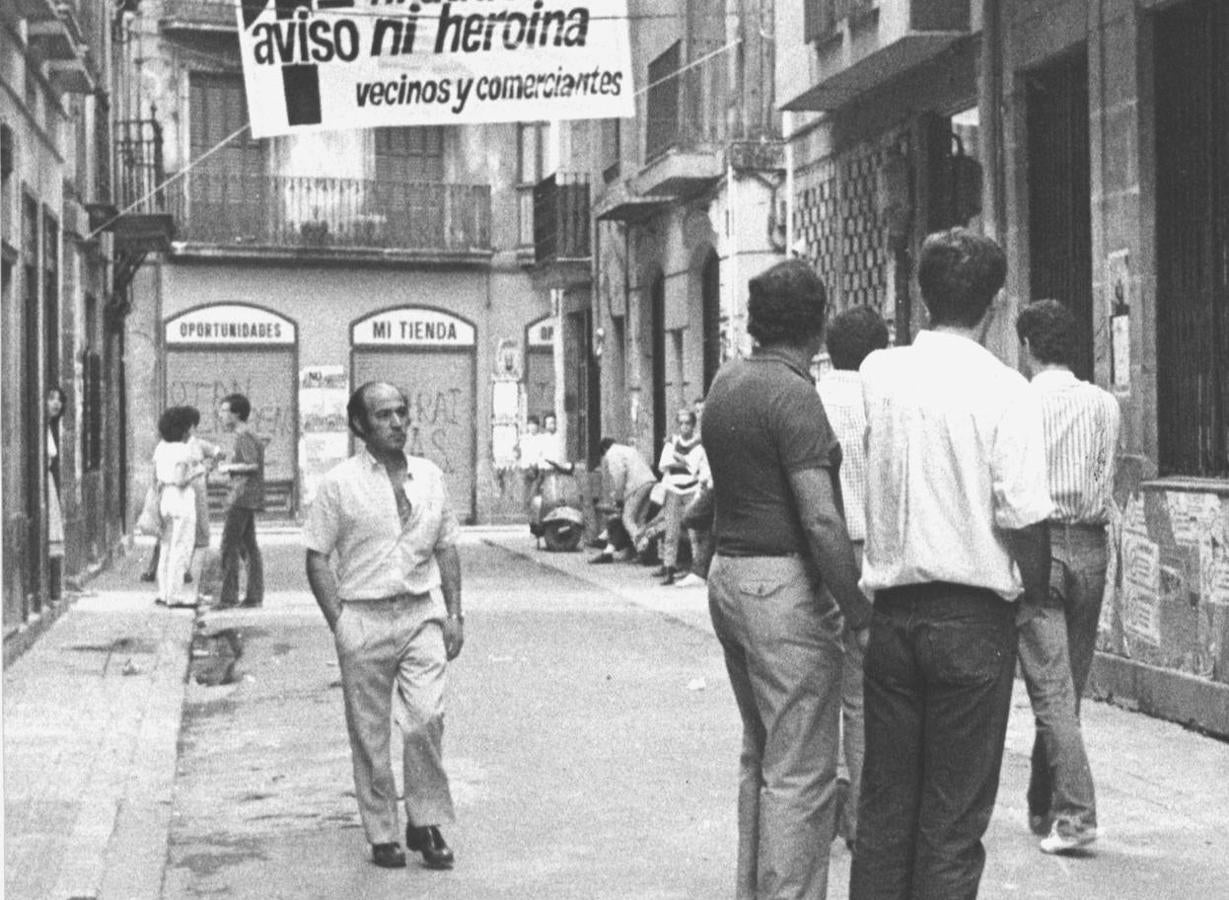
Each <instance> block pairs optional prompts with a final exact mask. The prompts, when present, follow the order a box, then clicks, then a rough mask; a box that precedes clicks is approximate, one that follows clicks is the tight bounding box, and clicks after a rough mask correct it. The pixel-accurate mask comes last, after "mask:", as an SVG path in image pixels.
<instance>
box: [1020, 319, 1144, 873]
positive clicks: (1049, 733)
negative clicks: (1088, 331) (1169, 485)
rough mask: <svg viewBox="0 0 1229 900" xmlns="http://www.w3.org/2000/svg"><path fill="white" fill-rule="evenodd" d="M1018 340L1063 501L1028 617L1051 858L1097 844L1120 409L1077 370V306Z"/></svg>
mask: <svg viewBox="0 0 1229 900" xmlns="http://www.w3.org/2000/svg"><path fill="white" fill-rule="evenodd" d="M1016 333H1017V334H1018V335H1019V337H1020V345H1021V359H1022V360H1023V362H1024V366H1025V368H1026V369H1027V370H1028V372H1029V374H1030V375H1031V376H1032V388H1033V390H1034V391H1035V392H1036V393H1037V396H1038V398H1039V399H1040V402H1041V409H1042V428H1043V430H1044V433H1045V445H1046V466H1047V473H1048V479H1049V487H1050V496H1051V498H1052V499H1053V501H1054V509H1053V511H1052V512H1051V514H1050V518H1049V529H1050V556H1051V567H1050V595H1049V598H1048V600H1047V602H1044V603H1042V604H1032V603H1030V604H1025V605H1024V606H1023V607H1022V608H1021V611H1020V612H1021V615H1020V665H1021V668H1022V669H1023V671H1024V680H1025V683H1026V684H1027V686H1028V692H1029V697H1030V698H1031V700H1032V703H1033V714H1034V716H1035V717H1036V720H1037V735H1036V738H1035V740H1034V743H1033V760H1032V777H1031V778H1030V780H1029V788H1028V810H1029V826H1030V827H1031V828H1032V830H1033V832H1034V833H1035V834H1038V835H1042V836H1043V839H1042V841H1041V850H1042V851H1043V852H1045V853H1066V852H1069V851H1071V850H1075V849H1077V848H1080V847H1084V846H1087V845H1088V844H1090V843H1092V842H1093V841H1094V840H1096V837H1097V808H1096V800H1095V796H1094V790H1093V782H1092V772H1091V771H1090V769H1089V766H1088V756H1087V754H1086V753H1085V750H1084V738H1083V735H1082V733H1081V731H1080V695H1081V694H1082V693H1083V691H1084V685H1085V683H1086V682H1087V681H1088V672H1089V669H1090V668H1091V667H1092V658H1093V649H1094V645H1095V643H1096V638H1097V623H1098V621H1099V619H1100V614H1101V597H1102V594H1103V593H1104V591H1105V570H1106V562H1107V548H1106V534H1105V526H1106V523H1107V522H1108V521H1109V514H1110V510H1111V508H1112V504H1113V500H1112V498H1111V490H1112V487H1113V481H1114V453H1115V449H1116V448H1117V446H1118V431H1119V421H1120V412H1119V409H1118V401H1116V400H1115V399H1114V398H1113V396H1112V395H1110V394H1109V393H1108V392H1106V391H1104V390H1102V389H1101V388H1099V387H1096V386H1095V385H1092V384H1089V383H1088V382H1084V381H1080V380H1079V379H1077V378H1076V377H1075V375H1074V374H1073V373H1072V371H1071V363H1072V360H1073V359H1074V356H1075V335H1076V333H1077V330H1076V323H1075V318H1074V316H1072V314H1071V311H1070V310H1068V309H1067V307H1065V306H1064V305H1063V304H1061V303H1059V302H1058V301H1057V300H1039V301H1037V302H1036V303H1033V304H1031V305H1029V306H1028V307H1026V308H1025V309H1024V310H1023V311H1022V312H1021V313H1020V316H1019V318H1018V320H1017V322H1016Z"/></svg>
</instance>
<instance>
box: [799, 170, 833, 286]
mask: <svg viewBox="0 0 1229 900" xmlns="http://www.w3.org/2000/svg"><path fill="white" fill-rule="evenodd" d="M795 177H796V178H797V181H798V182H800V183H801V185H802V186H801V189H800V190H799V192H798V204H797V207H796V209H797V212H796V219H795V223H794V225H795V228H796V230H797V231H798V235H799V237H800V238H801V240H802V241H803V243H804V244H805V246H806V253H805V255H806V258H807V260H808V261H809V262H810V263H811V265H813V266H814V267H815V271H816V272H818V273H819V277H820V278H822V279H823V280H824V284H826V285H834V284H835V276H836V272H837V259H838V254H839V252H840V232H839V225H840V214H839V208H838V205H837V197H836V162H835V161H834V160H832V159H824V160H820V161H819V162H818V163H816V164H815V165H813V166H811V167H809V168H808V169H806V170H805V171H804V172H800V173H798V175H797V176H795Z"/></svg>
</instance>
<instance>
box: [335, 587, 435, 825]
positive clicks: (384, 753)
mask: <svg viewBox="0 0 1229 900" xmlns="http://www.w3.org/2000/svg"><path fill="white" fill-rule="evenodd" d="M333 636H334V642H335V643H336V645H337V661H338V664H339V666H340V668H341V683H342V693H343V696H344V698H345V704H346V728H347V730H348V731H349V734H350V755H351V759H352V762H353V765H354V790H355V794H356V796H357V798H358V808H359V816H360V817H361V818H362V821H363V829H364V831H365V832H366V833H367V840H368V841H370V842H371V843H373V844H387V843H394V842H399V841H400V840H401V831H400V828H399V826H398V821H397V784H396V779H395V778H394V776H393V767H392V756H391V741H392V728H391V723H390V719H391V718H393V717H395V719H396V721H397V725H398V726H399V728H400V731H401V739H402V743H403V775H404V791H405V812H406V816H407V819H408V822H409V823H410V824H412V825H415V826H420V827H421V826H426V825H442V824H447V823H449V822H452V821H454V819H455V813H454V811H453V805H452V794H451V791H450V790H449V787H448V775H447V773H446V772H445V771H444V760H443V737H444V688H445V673H446V671H447V665H448V663H447V656H446V654H445V652H444V631H443V624H442V622H441V621H440V611H439V608H438V607H437V606H436V605H435V604H433V603H432V601H431V598H430V596H429V595H427V594H418V595H411V594H406V595H402V596H400V597H399V598H397V599H395V600H376V601H368V602H362V601H353V602H347V603H345V604H344V605H343V607H342V613H341V617H340V618H339V619H338V620H337V625H336V627H335V629H334V635H333Z"/></svg>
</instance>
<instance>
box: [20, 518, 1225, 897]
mask: <svg viewBox="0 0 1229 900" xmlns="http://www.w3.org/2000/svg"><path fill="white" fill-rule="evenodd" d="M264 545H265V548H266V567H267V572H268V582H269V585H270V588H271V590H270V592H269V594H268V597H267V600H266V606H265V608H263V609H261V610H256V611H241V612H233V613H231V612H228V613H225V614H219V613H205V614H204V615H202V616H200V617H198V618H197V620H196V631H197V634H198V639H197V641H196V644H195V651H194V657H195V658H194V661H193V663H192V665H191V667H190V669H189V667H188V654H189V649H188V643H187V636H188V634H189V633H190V631H191V629H192V614H191V613H190V612H188V611H184V610H165V609H158V608H155V607H154V606H153V604H152V603H151V602H149V596H150V591H149V589H148V587H147V586H145V585H140V584H138V583H137V582H136V580H135V573H136V571H137V566H138V565H139V563H140V556H141V555H142V554H141V551H142V549H143V548H138V552H137V553H136V554H134V555H133V556H131V557H129V558H128V560H126V561H125V563H124V565H123V566H121V567H120V568H118V569H117V570H116V571H114V572H110V573H107V574H106V575H105V576H103V577H102V578H100V579H99V580H98V582H97V583H96V585H95V587H96V588H97V590H96V591H94V592H93V594H92V596H87V597H83V598H82V599H80V600H79V601H78V602H77V603H76V604H75V605H74V607H73V608H71V609H70V610H69V611H68V612H67V613H66V614H65V615H64V617H63V618H62V619H61V620H60V621H59V622H58V623H57V624H56V626H55V627H54V628H53V629H52V630H51V631H50V632H49V633H48V634H47V635H46V636H45V637H44V639H43V640H41V641H40V642H39V643H38V644H37V645H36V646H35V647H34V648H33V649H32V650H31V651H30V652H29V653H27V654H26V655H25V656H24V657H23V658H22V659H20V660H18V662H17V663H16V664H15V665H14V666H12V667H11V668H10V670H9V671H8V672H7V673H6V685H5V688H6V690H5V698H4V699H5V710H4V714H5V726H6V727H5V747H4V752H5V766H6V783H5V804H6V814H7V815H8V817H9V820H10V822H14V823H15V824H17V825H20V829H19V830H17V831H14V832H11V833H10V840H9V841H8V842H7V844H6V848H5V863H6V865H5V894H4V896H5V897H9V898H16V900H21V898H29V900H35V898H38V900H42V898H57V900H59V898H66V897H79V896H90V897H98V898H123V900H130V898H142V900H143V898H146V897H155V896H161V897H163V898H166V900H178V898H192V897H229V898H262V900H264V898H296V900H298V898H321V900H324V898H359V897H362V898H382V897H389V898H391V897H398V898H404V897H431V898H450V897H451V898H466V900H488V898H491V900H494V898H526V900H529V898H533V900H538V898H544V900H571V898H577V900H580V898H635V900H640V898H645V900H656V898H695V900H708V898H721V897H729V896H732V886H733V869H734V861H735V820H734V804H735V791H736V780H737V779H736V776H737V758H738V747H739V725H738V721H737V714H736V712H735V709H734V701H733V698H732V696H731V694H730V691H729V688H728V684H727V681H726V677H725V672H724V669H723V665H722V661H721V656H720V653H719V650H718V648H717V644H716V641H715V640H714V638H713V636H712V634H711V631H710V629H709V626H708V619H707V611H706V601H705V592H704V591H703V590H684V589H672V588H671V589H667V588H661V587H656V586H654V583H653V582H652V580H651V579H649V578H648V576H647V570H646V569H644V568H641V567H639V566H634V565H613V566H589V565H586V563H585V554H582V553H571V554H567V553H563V554H552V553H545V552H541V551H536V550H534V549H533V544H532V540H531V539H530V538H529V537H528V535H526V534H525V533H524V532H523V531H522V530H521V529H519V528H517V529H487V530H472V531H469V532H467V534H466V536H465V538H464V544H463V564H464V568H465V602H466V614H467V623H466V627H467V643H466V647H465V651H464V653H463V654H462V656H461V658H460V660H459V662H458V663H457V664H456V665H455V666H454V668H453V670H452V675H451V678H452V681H451V688H450V691H451V697H450V702H449V707H448V727H447V733H446V737H445V756H446V762H447V764H448V767H449V770H450V773H451V775H452V779H453V789H454V796H455V800H456V802H457V807H458V822H457V823H456V824H455V825H453V826H451V827H449V828H448V829H446V831H445V834H446V836H447V838H448V840H449V842H450V843H451V844H452V846H453V847H454V849H455V850H456V852H457V857H458V863H457V866H456V868H455V870H453V871H451V872H434V871H430V870H427V869H424V868H422V867H421V866H419V865H418V864H417V857H411V859H410V865H409V867H408V868H407V869H406V870H391V871H390V870H384V869H379V868H376V867H375V866H373V865H371V864H370V862H368V861H367V846H366V841H365V839H364V836H363V833H362V829H361V828H360V826H359V822H358V816H357V811H356V808H355V802H354V797H353V784H352V778H351V771H350V761H349V747H348V744H347V740H346V734H345V725H344V721H343V714H342V703H341V692H340V690H339V688H338V677H339V675H338V670H337V666H336V659H335V655H334V651H333V647H332V643H331V640H330V638H329V635H328V632H327V630H326V629H325V627H324V623H323V620H322V619H321V618H320V615H319V613H318V611H317V609H316V607H315V604H314V602H313V601H312V599H311V596H310V594H309V593H308V591H307V589H306V583H305V578H304V576H303V573H302V556H301V550H300V547H299V546H298V536H297V534H295V533H294V532H289V531H287V532H284V533H279V534H268V535H266V538H265V540H264ZM228 629H234V632H235V633H236V634H237V635H238V636H239V637H240V639H241V643H242V654H241V656H240V657H239V659H238V660H237V661H236V662H235V664H234V667H233V670H231V671H230V672H229V675H230V676H231V678H232V679H233V680H231V681H230V683H222V684H212V685H211V684H208V683H205V684H202V683H198V681H197V679H198V678H200V679H203V680H204V681H206V682H212V681H218V680H219V676H220V675H225V674H227V673H226V670H227V668H228V665H229V662H230V660H229V657H228V656H222V657H221V658H219V657H218V656H217V655H216V654H215V655H210V656H206V655H202V653H203V652H204V651H206V650H209V649H211V648H212V649H214V650H217V649H218V648H221V647H223V646H225V645H224V642H211V641H202V640H201V639H200V637H199V635H201V634H214V635H223V636H224V635H225V633H226V632H227V630H228ZM185 671H187V672H188V676H189V677H188V683H187V685H186V688H185V685H184V683H183V676H182V673H184V672H185ZM177 673H178V674H177ZM181 705H182V718H181V717H180V715H179V711H180V706H181ZM1085 733H1086V737H1087V741H1088V747H1089V755H1090V759H1091V762H1092V765H1093V769H1094V774H1095V776H1096V779H1097V790H1098V800H1099V803H1098V805H1099V807H1100V810H1101V825H1102V838H1101V840H1100V841H1099V842H1098V843H1097V844H1095V845H1094V846H1093V847H1092V849H1091V851H1090V852H1089V853H1088V854H1086V855H1084V856H1082V857H1066V858H1063V857H1050V856H1045V855H1043V854H1041V853H1039V852H1038V851H1037V849H1036V843H1035V838H1033V836H1032V835H1031V834H1029V832H1028V830H1027V828H1026V827H1025V808H1024V787H1025V783H1026V780H1027V774H1028V752H1029V749H1030V747H1031V742H1032V717H1031V714H1030V710H1029V707H1028V700H1027V697H1026V696H1025V694H1024V691H1023V687H1022V685H1020V684H1019V683H1018V684H1017V690H1016V695H1015V698H1014V700H1013V710H1012V719H1011V724H1010V727H1009V732H1008V739H1007V752H1006V757H1005V760H1004V765H1003V773H1002V782H1001V786H1000V791H999V796H998V806H997V809H996V811H995V815H994V818H993V820H992V822H991V825H990V829H989V832H988V833H987V851H988V860H987V865H986V872H985V876H984V877H983V880H982V889H981V896H982V897H984V898H989V900H995V898H1014V897H1020V898H1025V897H1027V898H1065V897H1087V898H1115V900H1118V898H1122V900H1133V898H1138V900H1145V898H1147V900H1153V898H1183V900H1186V898H1204V897H1214V896H1220V895H1221V894H1222V893H1223V885H1224V884H1225V883H1226V882H1227V880H1229V861H1227V860H1226V858H1225V855H1224V852H1223V834H1224V828H1225V822H1226V813H1225V810H1226V809H1229V778H1226V774H1229V745H1227V744H1225V743H1224V742H1220V741H1217V740H1214V739H1211V738H1207V737H1204V736H1201V735H1199V734H1197V733H1194V732H1191V731H1188V730H1184V729H1182V728H1180V727H1178V726H1175V725H1173V724H1170V723H1166V722H1162V721H1159V720H1157V719H1154V718H1150V717H1148V716H1144V715H1141V714H1139V713H1135V712H1130V711H1127V710H1124V709H1120V708H1118V707H1116V706H1113V705H1109V704H1105V703H1097V702H1089V703H1088V704H1087V705H1086V707H1085ZM176 741H178V745H177V749H176ZM49 772H54V773H56V777H48V774H49ZM832 853H833V855H832V866H831V874H830V889H829V896H830V897H831V898H833V900H843V898H845V897H846V896H847V885H848V871H849V857H848V854H847V853H846V852H845V850H844V848H843V847H842V846H841V844H840V843H839V842H837V843H834V844H833V846H832Z"/></svg>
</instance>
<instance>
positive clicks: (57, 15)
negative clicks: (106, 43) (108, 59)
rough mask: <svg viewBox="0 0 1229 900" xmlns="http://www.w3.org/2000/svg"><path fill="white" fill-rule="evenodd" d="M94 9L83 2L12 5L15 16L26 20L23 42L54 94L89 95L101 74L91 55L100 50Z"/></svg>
mask: <svg viewBox="0 0 1229 900" xmlns="http://www.w3.org/2000/svg"><path fill="white" fill-rule="evenodd" d="M96 7H97V4H95V3H91V2H87V0H21V2H18V3H17V4H16V11H17V13H18V14H19V15H22V16H24V17H25V18H26V39H27V40H28V41H29V43H30V46H31V48H32V49H33V50H34V53H35V54H36V55H37V56H38V57H39V58H41V59H42V61H43V64H44V69H45V71H46V73H47V78H48V80H49V81H50V82H51V84H52V85H53V86H54V87H55V89H56V90H58V91H61V92H64V93H75V94H89V93H93V91H94V89H95V87H96V85H97V83H98V79H99V77H100V74H101V73H100V70H99V63H98V60H97V59H96V58H95V56H94V54H97V53H98V52H99V50H100V49H101V47H102V34H101V31H100V28H99V25H100V18H101V17H100V16H99V14H98V13H99V11H98V9H97V8H96ZM101 21H105V18H102V19H101ZM91 42H92V43H93V44H94V48H93V51H92V53H91V49H90V45H91Z"/></svg>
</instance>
